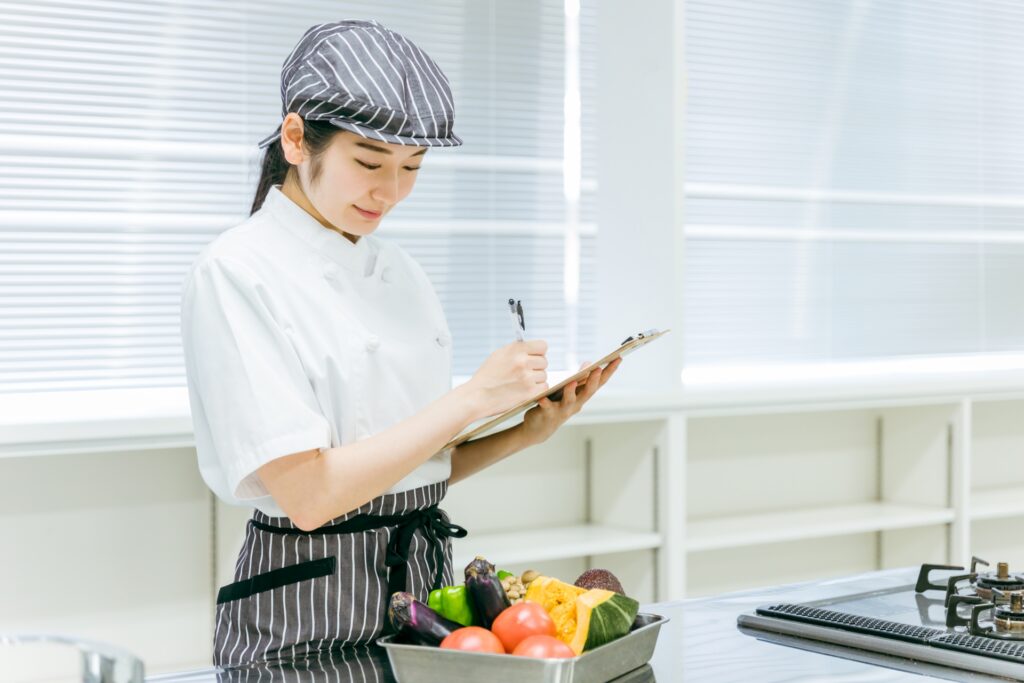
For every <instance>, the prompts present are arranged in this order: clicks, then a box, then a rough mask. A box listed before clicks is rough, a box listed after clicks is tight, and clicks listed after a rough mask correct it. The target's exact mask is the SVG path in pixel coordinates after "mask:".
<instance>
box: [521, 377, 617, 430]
mask: <svg viewBox="0 0 1024 683" xmlns="http://www.w3.org/2000/svg"><path fill="white" fill-rule="evenodd" d="M621 364H622V358H621V357H619V358H616V359H615V360H613V361H612V362H611V363H609V364H608V365H606V366H605V368H604V370H603V371H602V369H601V368H600V367H596V368H594V369H593V370H592V371H591V373H590V374H589V375H587V381H586V383H585V384H584V385H583V386H578V383H577V382H575V381H573V382H569V384H567V385H565V388H564V389H563V390H562V400H560V401H557V402H556V401H552V400H551V399H549V398H547V397H544V398H542V399H541V400H540V401H538V402H537V405H536V406H535V407H533V408H531V409H530V410H528V411H526V415H525V416H524V417H523V423H522V424H521V425H520V429H521V430H522V431H523V433H524V435H525V437H526V441H527V443H528V444H529V445H531V446H533V445H536V444H539V443H543V442H544V441H547V440H548V437H550V436H551V435H552V434H554V433H555V432H556V431H557V430H558V428H559V427H561V426H562V425H563V424H565V422H566V420H568V419H569V418H570V417H572V416H573V415H575V414H576V413H578V412H580V409H581V408H582V407H583V404H585V403H586V402H587V401H589V400H590V399H591V398H592V397H593V396H594V394H596V393H597V390H598V389H600V388H601V387H602V386H604V383H605V382H607V381H608V380H610V379H611V378H612V375H614V374H615V371H616V370H617V369H618V367H619V365H621ZM587 365H588V363H583V365H581V366H580V367H581V368H585V367H586V366H587Z"/></svg>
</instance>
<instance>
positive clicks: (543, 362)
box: [526, 355, 548, 370]
mask: <svg viewBox="0 0 1024 683" xmlns="http://www.w3.org/2000/svg"><path fill="white" fill-rule="evenodd" d="M526 367H528V368H530V369H531V370H546V369H547V367H548V359H547V358H546V357H545V356H533V355H530V356H527V357H526Z"/></svg>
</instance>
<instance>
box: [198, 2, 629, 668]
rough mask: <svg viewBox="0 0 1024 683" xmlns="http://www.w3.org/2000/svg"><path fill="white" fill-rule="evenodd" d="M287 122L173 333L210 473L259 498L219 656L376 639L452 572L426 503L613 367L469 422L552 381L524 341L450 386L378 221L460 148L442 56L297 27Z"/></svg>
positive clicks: (222, 606) (435, 329)
mask: <svg viewBox="0 0 1024 683" xmlns="http://www.w3.org/2000/svg"><path fill="white" fill-rule="evenodd" d="M281 103H282V117H283V120H282V122H281V125H280V126H279V127H278V128H277V129H276V130H275V131H274V133H273V134H271V135H270V136H268V137H267V138H265V139H264V140H263V141H262V142H260V147H261V148H264V149H265V150H266V151H265V154H264V157H263V161H262V168H261V174H260V178H259V182H258V185H257V191H256V196H255V199H254V201H253V205H252V211H251V215H250V216H249V218H248V219H246V220H245V221H244V222H242V223H241V224H239V225H237V226H234V227H232V228H230V229H228V230H226V231H225V232H223V233H222V234H220V235H219V236H218V237H217V238H216V239H214V240H213V241H212V242H211V243H210V244H209V245H207V246H206V247H205V248H204V249H203V250H202V252H201V253H200V254H199V255H198V257H197V258H196V260H195V262H194V263H193V265H192V267H191V269H190V270H189V273H188V275H187V278H186V280H185V283H184V286H183V290H182V310H181V329H182V340H183V347H184V355H185V368H186V373H187V379H188V391H189V401H190V404H191V411H192V419H193V424H194V431H195V442H196V452H197V456H198V461H199V469H200V472H201V474H202V476H203V479H204V480H205V481H206V483H207V484H208V485H209V487H210V488H211V489H212V490H213V491H214V492H215V493H216V495H217V496H218V497H220V498H221V499H222V500H224V501H225V502H227V503H230V504H234V505H244V506H250V507H252V508H253V514H252V518H251V519H250V520H249V521H248V523H247V526H246V530H245V537H244V541H243V543H242V547H241V549H240V550H239V553H238V559H237V561H236V564H235V569H234V580H233V582H232V583H231V584H229V585H226V586H223V587H222V588H221V589H220V591H219V593H218V597H217V613H216V619H215V635H214V655H213V661H214V664H216V665H219V666H225V667H226V666H241V665H246V664H248V663H251V662H255V661H265V660H273V659H277V658H282V657H291V656H301V655H304V654H306V653H308V652H314V651H318V650H322V649H328V648H336V647H339V646H342V645H349V644H357V643H367V642H371V641H373V640H374V639H375V638H377V637H378V636H380V635H381V634H382V633H385V632H386V631H387V630H388V623H387V601H388V598H389V596H390V595H391V593H393V592H395V591H399V590H404V591H409V592H411V593H413V594H414V595H416V596H417V597H418V598H419V599H421V600H423V601H425V600H426V597H427V594H428V593H429V591H430V590H431V589H432V588H436V587H440V586H442V585H448V584H452V583H455V580H454V577H453V575H452V567H451V538H452V537H462V536H464V535H465V533H466V532H465V530H464V529H462V528H461V527H459V526H458V525H456V524H453V523H451V521H450V520H449V519H448V517H447V515H446V514H445V513H444V512H443V511H442V510H441V509H440V508H439V507H438V504H439V503H440V502H441V500H442V499H443V498H444V496H445V492H446V490H447V487H448V485H449V484H450V483H452V482H454V481H457V480H460V479H464V478H465V477H467V476H469V475H470V474H472V473H474V472H476V471H479V470H480V469H482V468H484V467H487V466H488V465H490V464H493V463H494V462H497V461H499V460H501V459H502V458H504V457H506V456H508V455H510V454H512V453H514V452H516V451H519V450H522V449H523V448H526V447H528V446H531V445H534V444H538V443H541V442H543V441H544V440H546V439H547V438H548V437H549V436H550V435H551V434H552V433H554V431H555V430H557V429H558V427H559V426H561V425H562V424H563V423H564V422H565V421H566V420H567V419H569V417H571V416H572V415H573V414H575V413H576V412H577V411H578V410H579V409H580V407H581V406H582V405H583V404H584V403H585V402H586V401H587V400H589V398H590V397H591V396H593V394H594V393H595V392H596V391H597V390H598V388H599V387H600V386H601V385H602V384H603V383H604V382H605V381H607V380H608V379H609V378H610V376H611V374H612V373H613V372H614V371H615V368H616V367H617V363H615V364H612V365H609V366H608V367H607V368H605V370H604V373H603V377H602V371H601V370H600V369H595V370H594V372H593V374H591V375H590V376H588V378H587V381H586V383H585V384H584V385H582V386H577V385H576V384H570V385H569V386H568V387H567V388H566V390H565V392H564V397H563V398H562V399H561V400H560V401H558V402H553V401H550V400H548V399H546V398H545V399H542V400H541V402H540V404H539V405H538V406H536V407H535V408H533V409H531V410H530V411H529V412H527V414H526V415H525V417H524V421H523V422H522V423H521V424H519V425H517V426H516V427H513V428H511V429H507V430H505V431H503V432H499V433H497V434H494V435H491V436H489V437H485V438H482V439H478V440H474V441H471V442H467V443H465V444H463V445H461V446H459V447H458V448H455V449H449V450H444V449H443V447H444V445H445V443H447V442H448V440H449V439H451V438H452V437H453V436H454V435H456V434H458V433H459V432H460V431H461V430H462V429H463V428H465V427H466V426H467V425H469V424H470V423H472V422H474V421H476V420H478V419H480V418H483V417H487V416H489V415H493V414H496V413H498V412H501V411H503V410H505V409H507V408H509V407H512V406H514V405H516V404H518V403H520V402H522V401H523V400H525V399H528V398H529V397H531V396H533V395H534V394H536V393H537V392H538V391H542V390H543V389H545V388H547V387H548V384H547V371H546V368H547V360H546V352H547V345H546V344H545V342H544V341H542V340H525V341H516V342H513V343H511V344H509V345H507V346H505V347H503V348H500V349H498V350H497V351H495V352H494V353H493V354H491V356H490V357H488V358H487V359H486V360H485V361H484V363H483V364H482V365H481V366H480V368H479V369H478V370H477V371H476V373H475V374H474V375H473V376H472V378H471V379H470V380H469V381H468V382H466V383H465V384H463V385H461V386H459V387H457V388H454V389H453V388H452V381H451V361H452V337H451V334H450V331H449V328H448V325H447V322H446V319H445V314H444V310H443V309H442V307H441V304H440V301H439V299H438V297H437V294H436V293H435V291H434V289H433V287H432V286H431V283H430V281H429V279H428V278H427V276H426V274H425V273H424V271H423V269H422V268H421V267H420V266H419V265H418V264H417V263H416V261H414V260H413V259H412V258H411V257H410V256H409V255H408V254H407V253H406V252H405V251H404V250H403V249H401V248H400V247H399V246H398V245H397V244H395V243H394V242H391V241H387V240H384V239H381V238H379V237H378V236H377V235H376V234H375V232H376V231H377V228H378V226H379V225H380V223H381V220H382V219H383V218H384V216H385V215H386V214H387V213H388V212H390V211H391V210H392V209H394V208H395V206H396V205H397V204H398V203H399V202H400V201H402V200H403V199H405V197H407V196H408V195H409V193H410V192H411V191H412V188H413V185H414V184H415V182H416V178H417V175H418V174H419V172H420V169H421V167H422V166H423V165H424V164H425V163H428V152H430V153H431V154H433V153H434V152H432V151H430V150H432V148H443V147H455V146H458V145H461V144H462V141H461V140H460V139H459V138H458V137H457V136H456V135H455V133H454V132H453V130H452V128H453V123H454V104H453V99H452V93H451V90H450V88H449V84H448V80H447V78H446V77H445V75H444V74H443V73H442V72H441V70H440V68H438V66H437V64H436V63H435V62H434V61H433V60H432V59H431V58H430V57H429V56H428V55H427V54H426V53H425V52H423V51H422V50H421V49H419V48H418V47H417V46H416V45H415V44H414V43H413V42H412V41H410V40H409V39H408V38H406V37H405V36H403V35H401V34H399V33H396V32H394V31H392V30H389V29H388V28H386V27H384V26H382V25H381V24H380V23H378V22H375V21H338V22H333V23H326V24H319V25H316V26H313V27H311V28H310V29H309V30H307V31H306V32H305V34H304V35H303V36H302V38H301V39H300V40H299V42H298V44H297V45H296V46H295V48H294V50H292V52H291V54H290V55H289V56H288V58H287V59H286V60H285V62H284V65H283V68H282V70H281Z"/></svg>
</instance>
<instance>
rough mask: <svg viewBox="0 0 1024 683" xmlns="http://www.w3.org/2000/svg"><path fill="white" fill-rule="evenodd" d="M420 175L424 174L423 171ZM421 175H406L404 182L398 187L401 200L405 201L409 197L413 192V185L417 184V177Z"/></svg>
mask: <svg viewBox="0 0 1024 683" xmlns="http://www.w3.org/2000/svg"><path fill="white" fill-rule="evenodd" d="M419 173H422V171H420V172H419ZM419 173H408V172H406V173H404V177H403V178H402V182H401V183H400V184H399V186H398V198H399V199H405V198H406V197H408V196H409V193H410V192H412V188H413V185H415V184H416V176H417V175H419Z"/></svg>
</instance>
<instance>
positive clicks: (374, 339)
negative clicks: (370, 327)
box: [366, 334, 380, 352]
mask: <svg viewBox="0 0 1024 683" xmlns="http://www.w3.org/2000/svg"><path fill="white" fill-rule="evenodd" d="M379 346H380V337H378V336H377V335H375V334H371V335H370V338H369V339H367V340H366V350H367V351H371V352H372V351H376V350H377V348H378V347H379Z"/></svg>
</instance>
